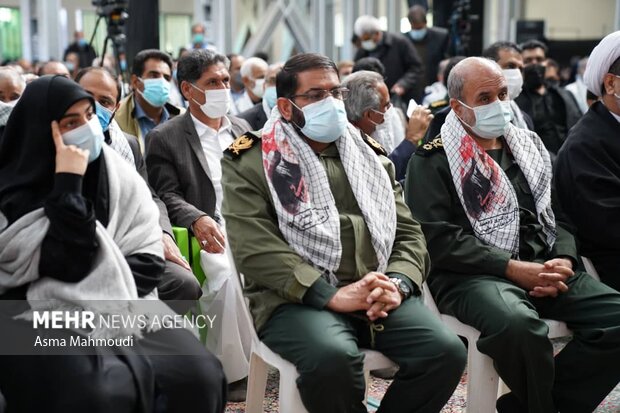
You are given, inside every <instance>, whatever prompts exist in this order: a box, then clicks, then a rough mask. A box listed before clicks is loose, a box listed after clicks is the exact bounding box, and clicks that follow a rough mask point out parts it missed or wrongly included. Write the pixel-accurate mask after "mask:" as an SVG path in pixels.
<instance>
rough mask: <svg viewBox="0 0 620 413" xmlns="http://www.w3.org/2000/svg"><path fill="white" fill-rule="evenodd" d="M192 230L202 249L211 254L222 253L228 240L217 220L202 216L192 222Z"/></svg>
mask: <svg viewBox="0 0 620 413" xmlns="http://www.w3.org/2000/svg"><path fill="white" fill-rule="evenodd" d="M192 231H194V235H195V236H196V239H197V240H198V242H200V245H201V246H202V249H203V250H205V251H206V252H209V253H211V254H221V253H223V252H224V248H225V246H226V240H225V239H224V234H222V231H221V230H220V226H219V225H218V224H217V222H215V220H214V219H213V218H211V217H208V216H206V215H205V216H202V217H200V218H199V219H197V220H196V222H194V223H193V224H192Z"/></svg>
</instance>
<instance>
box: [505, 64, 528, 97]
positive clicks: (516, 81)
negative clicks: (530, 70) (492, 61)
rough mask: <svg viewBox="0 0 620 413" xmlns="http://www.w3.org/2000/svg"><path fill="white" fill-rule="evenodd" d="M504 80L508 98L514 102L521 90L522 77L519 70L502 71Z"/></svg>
mask: <svg viewBox="0 0 620 413" xmlns="http://www.w3.org/2000/svg"><path fill="white" fill-rule="evenodd" d="M502 72H504V78H506V84H507V85H508V98H509V99H511V100H514V99H516V98H517V96H519V95H520V94H521V89H522V88H523V75H522V74H521V70H520V69H504V70H502Z"/></svg>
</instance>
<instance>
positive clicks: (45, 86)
mask: <svg viewBox="0 0 620 413" xmlns="http://www.w3.org/2000/svg"><path fill="white" fill-rule="evenodd" d="M83 99H88V100H89V101H90V102H91V104H92V105H93V106H94V105H95V103H94V100H93V98H92V96H91V95H89V94H88V93H87V92H86V91H84V89H82V87H80V85H78V84H77V83H75V82H74V81H72V80H69V79H67V78H65V77H63V76H43V77H41V78H39V79H37V80H35V81H33V82H32V83H30V84H29V85H28V86H27V87H26V90H24V93H23V94H22V96H21V98H20V99H19V102H17V105H15V108H14V109H13V111H12V112H11V116H10V117H9V120H8V122H7V124H6V128H5V130H4V135H3V138H2V140H0V211H2V213H3V214H4V215H5V216H6V218H7V219H8V221H9V222H14V221H16V220H17V219H19V218H20V217H22V216H23V215H25V214H27V213H28V212H30V211H33V210H35V209H37V208H40V207H42V206H43V203H44V201H45V199H46V198H47V196H48V195H49V193H50V192H51V191H52V187H53V184H54V170H55V158H56V148H55V146H54V140H53V138H52V128H51V123H52V121H53V120H56V121H58V120H60V118H61V117H62V116H63V115H64V114H65V112H66V111H67V110H68V109H69V108H70V107H71V106H72V105H73V104H74V103H76V102H77V101H79V100H83Z"/></svg>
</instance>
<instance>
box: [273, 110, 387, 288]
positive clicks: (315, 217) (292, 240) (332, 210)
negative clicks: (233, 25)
mask: <svg viewBox="0 0 620 413" xmlns="http://www.w3.org/2000/svg"><path fill="white" fill-rule="evenodd" d="M336 146H337V147H338V152H339V154H340V159H341V161H342V165H343V167H344V170H345V173H346V175H347V178H348V180H349V183H350V184H351V189H352V191H353V194H354V195H355V199H356V200H357V203H358V205H359V207H360V210H361V211H362V215H363V216H364V221H365V222H366V226H367V227H368V230H369V232H370V235H371V238H372V240H371V241H372V245H373V247H374V250H375V252H376V253H377V261H378V263H379V265H378V268H377V271H378V272H385V270H386V268H387V264H388V260H389V257H390V255H391V253H392V245H393V244H394V238H395V235H396V205H395V199H394V192H393V190H392V183H391V182H390V178H389V176H388V174H387V171H386V170H385V168H383V166H382V165H381V163H380V161H379V159H378V158H377V155H376V154H375V153H374V152H373V151H372V150H371V149H370V148H369V147H368V145H367V144H366V143H365V142H364V141H363V140H362V138H361V136H360V135H359V132H358V131H357V130H356V129H355V128H353V126H351V125H349V126H348V128H347V131H346V133H345V134H344V135H343V136H342V137H340V138H339V139H338V140H337V141H336ZM262 152H263V167H264V170H265V176H266V178H267V182H268V185H269V189H270V192H271V197H272V199H273V203H274V207H275V210H276V213H277V216H278V225H279V228H280V231H282V235H283V236H284V238H285V239H286V241H287V242H288V243H289V245H291V247H292V248H293V249H294V250H295V251H296V252H297V253H298V254H299V255H300V256H301V257H302V258H303V259H304V260H306V261H307V262H308V263H310V264H311V265H313V266H314V267H315V268H317V269H318V270H319V271H321V272H322V273H323V277H324V278H325V279H326V280H327V281H328V282H329V283H330V284H331V285H334V286H335V285H336V284H337V283H338V280H337V279H336V276H335V274H334V273H335V272H336V270H338V267H339V266H340V259H341V256H342V244H341V241H340V220H339V217H338V209H337V206H336V202H335V200H334V196H333V194H332V192H331V189H330V187H329V180H328V177H327V173H326V172H325V169H324V168H323V166H322V165H321V162H320V161H319V158H318V157H317V155H316V154H315V153H314V151H313V150H312V149H311V148H310V146H309V145H308V144H307V143H306V142H305V141H304V140H303V139H302V138H301V137H300V136H299V134H298V133H297V132H296V131H295V129H294V128H293V127H292V126H291V125H290V124H288V123H287V122H286V121H284V120H283V119H282V117H281V115H280V112H279V111H278V109H277V108H274V109H273V110H272V112H271V117H270V118H269V120H268V121H267V123H266V124H265V126H264V128H263V134H262Z"/></svg>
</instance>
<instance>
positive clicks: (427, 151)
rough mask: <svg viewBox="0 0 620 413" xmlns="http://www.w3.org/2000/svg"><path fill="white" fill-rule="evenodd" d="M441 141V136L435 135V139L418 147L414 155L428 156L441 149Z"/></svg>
mask: <svg viewBox="0 0 620 413" xmlns="http://www.w3.org/2000/svg"><path fill="white" fill-rule="evenodd" d="M443 150H444V149H443V142H442V141H441V136H437V137H436V138H435V139H433V140H430V141H428V142H426V143H425V144H422V145H420V146H419V147H418V150H417V151H416V155H420V156H430V155H432V154H433V153H435V152H440V151H443Z"/></svg>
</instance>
